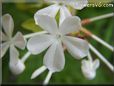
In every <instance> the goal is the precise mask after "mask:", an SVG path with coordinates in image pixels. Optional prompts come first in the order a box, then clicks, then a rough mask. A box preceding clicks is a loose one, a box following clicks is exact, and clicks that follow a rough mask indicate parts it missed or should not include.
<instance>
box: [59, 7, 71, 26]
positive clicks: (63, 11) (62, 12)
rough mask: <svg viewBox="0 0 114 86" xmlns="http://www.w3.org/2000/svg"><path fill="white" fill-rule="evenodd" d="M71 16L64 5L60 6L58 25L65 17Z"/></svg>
mask: <svg viewBox="0 0 114 86" xmlns="http://www.w3.org/2000/svg"><path fill="white" fill-rule="evenodd" d="M70 16H72V15H71V13H70V11H69V10H68V9H67V8H66V7H65V6H62V7H61V8H60V20H59V25H61V24H62V22H63V21H64V20H65V19H66V18H67V17H70Z"/></svg>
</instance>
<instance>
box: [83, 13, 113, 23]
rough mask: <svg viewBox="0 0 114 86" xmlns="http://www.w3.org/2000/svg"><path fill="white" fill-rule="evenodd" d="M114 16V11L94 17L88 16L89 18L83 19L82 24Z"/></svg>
mask: <svg viewBox="0 0 114 86" xmlns="http://www.w3.org/2000/svg"><path fill="white" fill-rule="evenodd" d="M113 16H114V13H108V14H104V15H100V16H97V17H93V18H87V19H84V20H82V25H85V24H89V23H91V22H94V21H97V20H101V19H105V18H109V17H113Z"/></svg>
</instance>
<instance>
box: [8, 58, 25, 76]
mask: <svg viewBox="0 0 114 86" xmlns="http://www.w3.org/2000/svg"><path fill="white" fill-rule="evenodd" d="M9 66H10V70H11V72H12V73H13V74H15V75H18V74H21V73H22V72H23V71H24V69H25V65H24V63H23V62H21V60H18V62H17V63H16V64H14V63H10V65H9Z"/></svg>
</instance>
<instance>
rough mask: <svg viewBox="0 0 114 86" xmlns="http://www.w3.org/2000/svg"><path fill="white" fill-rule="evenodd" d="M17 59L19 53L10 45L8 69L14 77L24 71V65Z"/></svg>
mask: <svg viewBox="0 0 114 86" xmlns="http://www.w3.org/2000/svg"><path fill="white" fill-rule="evenodd" d="M18 57H19V52H18V51H17V49H16V48H15V47H14V46H13V45H11V46H10V62H9V67H10V70H11V72H12V73H13V74H16V75H17V74H20V73H22V72H23V71H24V69H25V65H24V63H23V62H22V61H21V60H20V59H19V58H18Z"/></svg>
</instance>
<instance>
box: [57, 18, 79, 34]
mask: <svg viewBox="0 0 114 86" xmlns="http://www.w3.org/2000/svg"><path fill="white" fill-rule="evenodd" d="M80 29H81V20H80V18H79V17H77V16H72V17H67V18H66V19H65V20H64V21H63V22H62V24H61V26H60V28H59V30H60V32H61V33H62V34H68V33H71V32H78V31H79V30H80Z"/></svg>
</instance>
